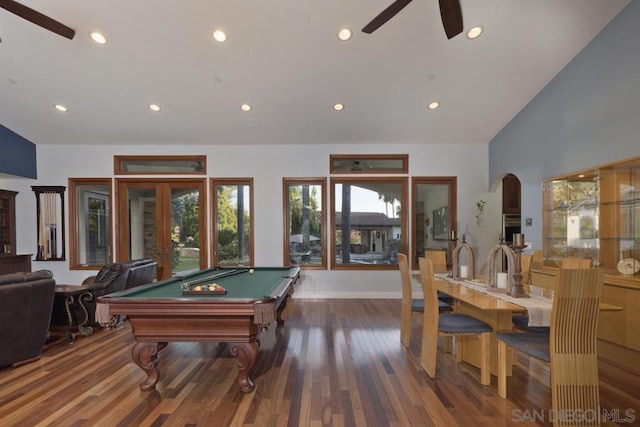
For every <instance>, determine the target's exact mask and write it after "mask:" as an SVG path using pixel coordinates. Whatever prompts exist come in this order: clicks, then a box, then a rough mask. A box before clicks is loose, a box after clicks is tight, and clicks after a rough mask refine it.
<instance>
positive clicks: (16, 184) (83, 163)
mask: <svg viewBox="0 0 640 427" xmlns="http://www.w3.org/2000/svg"><path fill="white" fill-rule="evenodd" d="M37 152H38V179H37V180H29V179H0V188H6V189H10V190H14V191H19V192H20V193H19V194H18V197H17V199H16V206H17V229H18V233H17V234H18V239H17V240H18V241H17V249H18V252H19V253H34V252H35V250H36V226H35V224H36V213H35V197H34V195H33V192H32V190H31V185H65V186H66V185H68V182H67V180H68V178H69V177H73V178H101V177H113V156H114V155H126V154H149V155H150V154H155V155H169V154H181V155H184V154H198V155H206V156H207V171H208V177H253V178H254V198H255V200H254V204H255V206H254V219H255V261H256V265H257V266H270V265H282V233H283V230H282V227H283V225H282V223H283V222H282V178H283V177H328V176H329V173H328V168H329V154H359V153H361V154H378V153H382V154H398V153H402V154H404V153H407V154H409V175H410V176H457V177H458V232H459V235H460V236H462V234H466V235H467V239H468V242H469V243H470V244H471V245H472V246H474V247H475V248H476V251H477V256H478V260H477V261H476V265H480V266H481V265H484V264H485V258H486V254H487V253H488V251H489V249H490V248H491V247H492V246H493V245H494V244H495V243H496V242H497V238H498V235H499V233H500V229H501V200H502V199H501V197H502V195H501V193H500V192H499V189H498V190H497V191H496V192H493V193H490V192H488V189H487V187H486V183H487V182H488V154H487V152H488V148H487V145H486V144H481V143H478V144H454V145H449V144H436V145H394V146H385V145H373V144H371V145H360V144H359V145H341V144H335V145H295V146H293V145H279V146H232V145H223V146H219V145H216V146H209V145H180V144H179V143H177V144H175V145H171V146H169V145H160V146H158V145H155V146H152V145H137V146H127V145H113V146H74V145H38V146H37ZM67 193H68V192H67ZM68 199H69V197H68V194H66V195H65V201H66V202H67V212H68ZM480 199H483V200H485V201H487V206H486V207H485V225H484V227H482V228H481V227H478V226H477V225H476V221H475V205H476V202H477V201H478V200H480ZM67 221H68V215H67ZM68 229H69V227H68V226H67V234H68ZM67 254H68V235H67ZM33 269H34V270H38V269H50V270H52V271H53V272H54V277H55V279H56V281H57V282H58V283H68V284H79V283H80V282H81V281H82V280H83V279H84V278H85V277H87V276H89V275H90V272H87V271H70V270H69V266H68V262H62V261H58V262H54V261H48V262H47V261H39V262H36V261H34V262H33ZM294 295H295V297H346V298H349V297H393V298H398V297H399V296H400V280H399V273H398V272H397V271H330V270H328V271H318V270H309V271H305V272H304V274H303V281H302V285H301V286H299V287H298V288H297V289H296V293H295V294H294Z"/></svg>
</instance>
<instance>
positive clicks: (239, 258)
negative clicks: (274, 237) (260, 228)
mask: <svg viewBox="0 0 640 427" xmlns="http://www.w3.org/2000/svg"><path fill="white" fill-rule="evenodd" d="M211 191H212V192H213V197H212V199H213V209H212V210H213V224H214V226H213V264H214V265H254V257H253V246H254V245H253V178H213V179H212V180H211Z"/></svg>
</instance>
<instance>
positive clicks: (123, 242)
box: [114, 178, 209, 280]
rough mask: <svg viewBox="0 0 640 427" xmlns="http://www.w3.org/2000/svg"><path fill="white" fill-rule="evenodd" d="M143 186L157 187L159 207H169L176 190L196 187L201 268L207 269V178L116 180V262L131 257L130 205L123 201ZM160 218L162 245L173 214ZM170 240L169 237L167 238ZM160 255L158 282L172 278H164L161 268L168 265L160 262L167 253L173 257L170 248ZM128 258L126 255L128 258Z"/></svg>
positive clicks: (158, 220)
mask: <svg viewBox="0 0 640 427" xmlns="http://www.w3.org/2000/svg"><path fill="white" fill-rule="evenodd" d="M141 186H148V187H149V188H150V187H155V189H156V191H159V192H158V194H157V195H156V197H157V204H158V206H160V205H161V204H165V205H166V204H168V203H170V200H171V195H170V190H171V189H173V188H189V187H194V188H197V189H199V190H200V194H199V197H198V205H199V208H200V212H201V214H200V218H199V232H200V259H199V262H200V267H201V268H204V267H206V266H207V265H208V259H209V258H208V247H209V245H208V241H209V232H208V229H207V180H206V178H116V179H115V203H116V209H115V210H116V212H117V214H116V217H115V230H116V232H115V233H114V236H115V237H116V244H115V248H116V260H117V261H120V262H124V261H128V259H124V258H128V257H129V256H130V254H129V248H128V238H127V236H129V232H130V230H129V223H128V221H126V219H127V218H128V215H129V213H128V209H127V208H128V203H127V200H121V198H122V197H125V195H126V193H127V190H128V189H130V188H141ZM158 214H159V216H157V217H156V222H159V223H160V224H162V225H163V227H162V230H164V231H161V230H159V233H161V234H158V235H157V236H156V237H157V238H161V237H162V239H160V240H161V241H162V240H163V241H166V239H167V236H166V235H164V237H163V234H165V233H166V230H168V229H169V224H168V222H169V221H170V219H171V212H167V211H166V209H162V210H160V211H158ZM168 239H169V240H170V236H169V237H168ZM159 250H160V252H161V253H158V251H156V254H155V259H156V260H157V261H158V275H157V276H158V279H159V280H160V279H162V278H166V277H170V276H171V274H169V275H168V276H166V275H164V272H163V271H162V268H163V267H164V266H166V265H167V264H166V262H165V261H163V260H162V259H160V258H161V257H162V256H163V255H165V253H164V252H165V251H167V250H169V252H167V253H168V254H169V256H170V254H171V252H170V248H164V247H160V249H159ZM125 254H126V255H125Z"/></svg>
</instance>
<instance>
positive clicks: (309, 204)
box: [283, 178, 327, 268]
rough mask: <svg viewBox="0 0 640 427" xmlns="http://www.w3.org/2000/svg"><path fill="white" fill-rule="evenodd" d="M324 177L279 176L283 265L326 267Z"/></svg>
mask: <svg viewBox="0 0 640 427" xmlns="http://www.w3.org/2000/svg"><path fill="white" fill-rule="evenodd" d="M325 187H326V179H325V178H283V192H284V196H283V200H285V206H284V210H285V212H284V221H285V223H284V230H285V233H284V234H285V241H284V245H283V246H284V265H291V264H295V265H300V266H301V267H305V268H314V267H315V268H327V245H326V235H327V233H326V228H325V223H326V220H325V217H326V208H325Z"/></svg>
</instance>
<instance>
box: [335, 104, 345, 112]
mask: <svg viewBox="0 0 640 427" xmlns="http://www.w3.org/2000/svg"><path fill="white" fill-rule="evenodd" d="M333 109H334V110H336V111H342V110H344V104H340V103H337V104H334V105H333Z"/></svg>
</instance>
